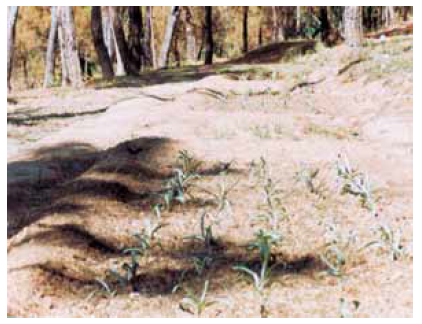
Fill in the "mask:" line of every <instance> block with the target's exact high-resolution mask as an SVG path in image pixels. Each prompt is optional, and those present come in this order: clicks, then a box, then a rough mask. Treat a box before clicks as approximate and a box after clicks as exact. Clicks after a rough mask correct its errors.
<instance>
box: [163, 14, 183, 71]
mask: <svg viewBox="0 0 422 324" xmlns="http://www.w3.org/2000/svg"><path fill="white" fill-rule="evenodd" d="M179 16H180V7H178V6H173V7H171V11H170V15H169V16H168V19H167V26H166V31H165V34H164V39H163V43H162V45H161V53H160V60H159V62H158V66H159V67H160V68H165V67H167V66H168V63H169V57H170V48H171V43H172V40H173V35H174V30H175V27H176V24H177V21H178V20H179Z"/></svg>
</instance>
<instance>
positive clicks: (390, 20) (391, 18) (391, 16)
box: [384, 6, 396, 27]
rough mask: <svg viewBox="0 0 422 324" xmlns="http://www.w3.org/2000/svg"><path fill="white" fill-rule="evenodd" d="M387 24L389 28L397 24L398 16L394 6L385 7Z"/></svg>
mask: <svg viewBox="0 0 422 324" xmlns="http://www.w3.org/2000/svg"><path fill="white" fill-rule="evenodd" d="M384 12H385V24H386V26H387V27H390V26H391V25H394V24H395V22H396V14H395V12H394V6H387V7H385V10H384Z"/></svg>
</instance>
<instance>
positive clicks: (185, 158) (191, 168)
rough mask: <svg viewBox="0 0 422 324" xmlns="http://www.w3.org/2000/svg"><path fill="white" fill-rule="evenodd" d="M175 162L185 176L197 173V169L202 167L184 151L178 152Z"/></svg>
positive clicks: (200, 163) (199, 162)
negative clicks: (178, 164) (176, 161)
mask: <svg viewBox="0 0 422 324" xmlns="http://www.w3.org/2000/svg"><path fill="white" fill-rule="evenodd" d="M177 160H178V162H179V163H180V166H181V170H182V171H183V173H187V174H191V173H198V170H199V167H200V166H201V165H202V162H201V161H198V160H197V159H196V158H195V157H193V156H192V155H191V154H190V153H189V152H188V151H186V150H182V151H179V155H178V157H177Z"/></svg>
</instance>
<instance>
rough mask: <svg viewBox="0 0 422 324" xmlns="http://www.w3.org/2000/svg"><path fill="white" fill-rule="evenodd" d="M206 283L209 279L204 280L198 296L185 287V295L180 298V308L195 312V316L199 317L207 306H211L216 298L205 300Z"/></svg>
mask: <svg viewBox="0 0 422 324" xmlns="http://www.w3.org/2000/svg"><path fill="white" fill-rule="evenodd" d="M208 284H209V281H208V280H206V281H205V284H204V289H203V290H202V293H201V295H200V296H197V295H195V294H194V293H193V292H192V291H191V290H189V289H186V292H187V296H186V297H184V298H183V299H182V301H181V303H180V308H181V309H182V310H183V311H187V312H189V313H191V314H196V316H198V317H200V316H201V314H202V313H203V311H204V310H205V309H206V308H207V307H209V306H212V305H214V304H215V303H216V302H217V301H216V300H211V301H207V299H206V297H207V292H208Z"/></svg>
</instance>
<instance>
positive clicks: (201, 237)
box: [185, 211, 217, 250]
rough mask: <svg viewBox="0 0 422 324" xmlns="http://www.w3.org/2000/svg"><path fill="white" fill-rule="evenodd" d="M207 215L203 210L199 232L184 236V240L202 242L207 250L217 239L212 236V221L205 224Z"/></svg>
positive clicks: (215, 243)
mask: <svg viewBox="0 0 422 324" xmlns="http://www.w3.org/2000/svg"><path fill="white" fill-rule="evenodd" d="M207 216H209V214H208V213H207V212H206V211H203V212H202V214H201V217H200V233H199V234H198V235H190V236H186V237H185V239H186V240H193V241H199V242H203V243H204V245H205V248H206V249H207V250H209V249H210V248H211V247H212V246H215V245H217V240H216V239H215V238H214V236H213V233H212V227H213V225H214V224H213V223H211V224H209V225H205V218H206V217H207Z"/></svg>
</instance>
